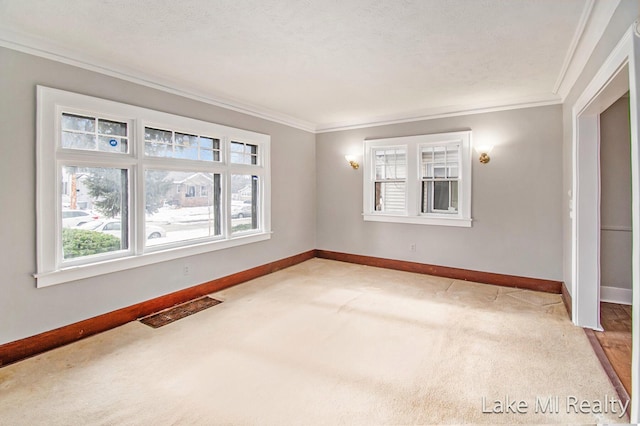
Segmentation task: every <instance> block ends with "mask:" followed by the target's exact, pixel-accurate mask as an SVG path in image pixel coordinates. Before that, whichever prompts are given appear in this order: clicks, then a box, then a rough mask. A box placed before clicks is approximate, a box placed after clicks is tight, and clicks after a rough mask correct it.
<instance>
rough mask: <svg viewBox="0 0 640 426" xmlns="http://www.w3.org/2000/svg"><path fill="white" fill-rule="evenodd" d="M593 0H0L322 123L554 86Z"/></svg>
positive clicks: (62, 30) (106, 55)
mask: <svg viewBox="0 0 640 426" xmlns="http://www.w3.org/2000/svg"><path fill="white" fill-rule="evenodd" d="M588 3H589V1H588V0H562V1H559V0H414V1H409V0H386V1H385V0H378V1H374V0H338V1H336V0H295V1H294V0H280V1H274V0H180V1H176V0H170V1H169V0H136V1H131V0H65V1H58V0H0V29H3V30H7V31H12V32H14V33H17V34H22V35H25V36H29V37H32V38H34V39H40V40H44V41H46V42H47V43H48V44H49V45H51V46H58V47H59V48H63V49H65V51H66V52H67V53H68V54H69V55H71V56H74V57H77V58H82V60H83V61H85V62H89V63H94V64H97V65H99V66H101V67H104V68H108V69H113V70H120V71H123V70H124V71H125V72H129V73H131V74H132V75H138V76H144V78H146V79H147V80H150V81H156V82H162V83H163V84H165V85H166V84H168V85H171V86H173V87H177V88H181V89H183V90H188V91H190V92H192V93H197V94H200V95H202V96H204V97H211V98H215V99H226V100H232V101H236V102H238V103H242V104H244V105H252V106H255V107H257V108H261V109H264V110H267V111H272V112H274V113H279V114H283V115H287V116H290V117H294V118H297V119H300V120H304V121H307V122H309V123H313V124H314V125H319V126H328V125H329V124H330V123H350V122H351V123H355V122H365V121H367V120H369V121H371V120H376V119H377V118H383V117H400V116H411V115H412V114H419V113H423V112H425V111H438V110H439V109H443V108H449V107H462V108H464V107H465V106H477V105H496V106H498V105H503V104H513V103H518V102H526V101H531V100H534V101H535V100H544V99H547V100H550V99H554V98H555V99H559V97H558V96H557V95H555V94H554V93H553V91H554V86H555V85H556V82H557V81H558V78H559V76H561V72H562V68H563V64H564V62H565V58H566V57H567V55H568V53H569V52H570V46H571V43H572V40H573V38H574V35H575V34H576V31H577V29H578V28H579V24H580V18H581V15H582V14H583V11H584V9H585V7H587V5H588Z"/></svg>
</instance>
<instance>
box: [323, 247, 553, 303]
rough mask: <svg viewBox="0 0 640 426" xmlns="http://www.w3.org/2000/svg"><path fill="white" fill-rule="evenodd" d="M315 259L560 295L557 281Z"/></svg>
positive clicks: (349, 258) (333, 255) (346, 258)
mask: <svg viewBox="0 0 640 426" xmlns="http://www.w3.org/2000/svg"><path fill="white" fill-rule="evenodd" d="M316 257H320V258H323V259H331V260H339V261H342V262H349V263H357V264H360V265H368V266H377V267H379V268H387V269H397V270H399V271H406V272H416V273H418V274H427V275H435V276H438V277H445V278H453V279H457V280H464V281H473V282H477V283H484V284H494V285H499V286H504V287H515V288H524V289H528V290H537V291H544V292H547V293H556V294H560V293H561V288H562V282H561V281H551V280H543V279H538V278H528V277H519V276H514V275H503V274H494V273H492V272H480V271H471V270H468V269H459V268H450V267H447V266H437V265H428V264H425V263H417V262H408V261H405V260H393V259H385V258H381V257H371V256H362V255H359V254H349V253H339V252H335V251H328V250H316Z"/></svg>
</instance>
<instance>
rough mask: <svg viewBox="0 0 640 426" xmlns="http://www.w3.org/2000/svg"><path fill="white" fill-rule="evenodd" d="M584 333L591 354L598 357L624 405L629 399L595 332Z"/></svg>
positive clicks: (585, 330) (586, 329) (589, 330)
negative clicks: (589, 345) (591, 350)
mask: <svg viewBox="0 0 640 426" xmlns="http://www.w3.org/2000/svg"><path fill="white" fill-rule="evenodd" d="M584 332H585V334H586V335H587V338H588V339H589V343H591V347H592V348H593V352H594V353H595V354H596V357H598V360H599V361H600V364H602V368H603V369H604V371H605V373H607V376H608V377H609V380H610V381H611V384H612V385H613V388H614V389H615V390H616V392H617V393H618V398H619V399H620V401H622V403H623V404H626V403H627V402H628V401H629V399H630V398H629V394H628V393H627V390H626V389H625V388H624V385H623V384H622V382H621V381H620V378H619V377H618V375H617V374H616V371H615V370H614V369H613V366H612V365H611V361H609V358H607V355H606V354H605V353H604V349H603V348H602V345H601V344H600V341H599V340H598V338H597V337H596V334H595V333H596V332H595V331H593V330H591V329H589V328H585V329H584ZM627 415H628V413H627Z"/></svg>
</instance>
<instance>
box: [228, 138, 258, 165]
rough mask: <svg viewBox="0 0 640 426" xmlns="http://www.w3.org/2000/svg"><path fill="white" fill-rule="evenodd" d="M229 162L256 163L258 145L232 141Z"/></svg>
mask: <svg viewBox="0 0 640 426" xmlns="http://www.w3.org/2000/svg"><path fill="white" fill-rule="evenodd" d="M231 162H232V163H236V164H258V146H257V145H252V144H245V143H244V142H234V141H232V142H231Z"/></svg>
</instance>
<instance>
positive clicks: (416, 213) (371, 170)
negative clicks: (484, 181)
mask: <svg viewBox="0 0 640 426" xmlns="http://www.w3.org/2000/svg"><path fill="white" fill-rule="evenodd" d="M471 136H472V135H471V131H470V130H469V131H460V132H449V133H435V134H426V135H417V136H402V137H393V138H384V139H367V140H365V141H364V143H363V146H364V154H363V156H364V161H363V163H364V167H363V197H362V198H363V218H364V220H365V221H374V222H391V223H412V224H422V225H437V226H455V227H471V223H472V218H471V173H472V170H471V163H472V161H471V158H472V155H471ZM452 144H459V146H460V148H459V149H460V153H459V160H458V161H459V163H458V167H459V171H458V175H459V178H458V212H457V213H455V214H453V213H445V212H442V213H437V212H436V213H428V212H427V213H423V212H422V206H421V203H422V183H423V181H424V179H423V176H422V172H421V167H422V163H421V158H422V157H421V155H422V151H423V149H424V148H427V147H437V146H445V145H452ZM399 147H406V152H407V178H406V183H407V184H406V193H405V200H406V209H405V211H404V212H401V213H398V212H393V213H388V212H383V211H376V210H375V200H374V192H375V186H374V185H375V182H376V176H375V151H376V150H379V149H390V148H391V149H392V148H399Z"/></svg>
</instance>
